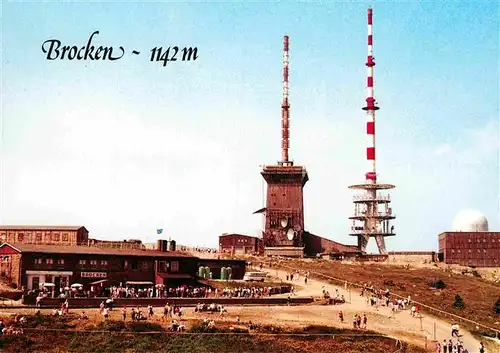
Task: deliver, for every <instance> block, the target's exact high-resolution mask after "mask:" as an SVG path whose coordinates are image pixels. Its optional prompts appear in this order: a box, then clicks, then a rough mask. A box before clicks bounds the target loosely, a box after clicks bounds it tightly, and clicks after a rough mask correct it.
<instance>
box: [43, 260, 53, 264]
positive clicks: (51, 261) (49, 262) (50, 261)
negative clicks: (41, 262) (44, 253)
mask: <svg viewBox="0 0 500 353" xmlns="http://www.w3.org/2000/svg"><path fill="white" fill-rule="evenodd" d="M45 263H46V264H47V265H52V264H53V263H54V259H45Z"/></svg>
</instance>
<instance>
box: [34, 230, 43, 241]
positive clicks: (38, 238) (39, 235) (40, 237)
mask: <svg viewBox="0 0 500 353" xmlns="http://www.w3.org/2000/svg"><path fill="white" fill-rule="evenodd" d="M35 238H36V241H37V242H40V241H42V233H41V232H38V233H36V236H35Z"/></svg>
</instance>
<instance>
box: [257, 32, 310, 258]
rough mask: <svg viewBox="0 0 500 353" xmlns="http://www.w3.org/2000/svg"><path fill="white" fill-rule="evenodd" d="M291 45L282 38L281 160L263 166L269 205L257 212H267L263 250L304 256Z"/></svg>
mask: <svg viewBox="0 0 500 353" xmlns="http://www.w3.org/2000/svg"><path fill="white" fill-rule="evenodd" d="M288 46H289V38H288V36H287V35H285V36H284V39H283V101H282V104H281V161H279V162H278V163H277V165H274V166H264V168H263V170H262V172H261V174H262V177H263V178H264V180H265V181H266V182H267V197H266V207H265V208H263V209H260V210H258V211H256V212H254V213H261V212H264V213H265V227H264V232H263V242H264V253H265V254H267V255H282V256H303V254H304V200H303V188H304V185H305V184H306V182H307V181H308V180H309V178H308V175H307V171H306V169H305V168H304V167H301V166H295V165H294V163H293V161H292V160H290V158H289V156H288V149H289V141H290V140H289V131H290V103H289V101H288Z"/></svg>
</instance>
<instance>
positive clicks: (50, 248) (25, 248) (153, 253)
mask: <svg viewBox="0 0 500 353" xmlns="http://www.w3.org/2000/svg"><path fill="white" fill-rule="evenodd" d="M4 246H9V247H11V248H12V249H14V250H17V251H19V252H20V253H46V254H81V255H85V254H91V255H114V256H146V257H188V258H195V256H192V255H187V254H184V253H180V252H177V251H168V252H162V251H157V250H141V249H109V248H99V247H93V246H78V245H74V246H58V245H38V244H15V245H11V244H9V243H3V244H2V245H0V248H3V247H4Z"/></svg>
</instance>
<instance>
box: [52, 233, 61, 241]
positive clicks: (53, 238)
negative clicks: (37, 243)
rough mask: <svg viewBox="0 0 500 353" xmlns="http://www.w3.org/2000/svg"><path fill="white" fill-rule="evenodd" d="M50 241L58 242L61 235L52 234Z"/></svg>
mask: <svg viewBox="0 0 500 353" xmlns="http://www.w3.org/2000/svg"><path fill="white" fill-rule="evenodd" d="M52 240H53V241H59V240H61V235H60V234H59V233H54V234H52Z"/></svg>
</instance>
